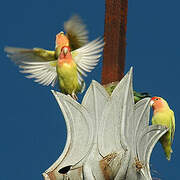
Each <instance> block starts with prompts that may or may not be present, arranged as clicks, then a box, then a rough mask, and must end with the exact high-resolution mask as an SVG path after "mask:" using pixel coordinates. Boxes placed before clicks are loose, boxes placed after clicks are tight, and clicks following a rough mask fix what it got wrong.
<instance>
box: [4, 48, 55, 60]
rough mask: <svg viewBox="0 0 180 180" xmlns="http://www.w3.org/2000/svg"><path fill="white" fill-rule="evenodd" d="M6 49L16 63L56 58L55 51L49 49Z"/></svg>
mask: <svg viewBox="0 0 180 180" xmlns="http://www.w3.org/2000/svg"><path fill="white" fill-rule="evenodd" d="M4 51H5V52H6V53H7V54H8V57H9V58H10V59H12V60H13V61H14V62H15V63H16V64H22V62H44V61H54V60H55V51H48V50H46V49H41V48H33V49H25V48H16V47H5V49H4Z"/></svg>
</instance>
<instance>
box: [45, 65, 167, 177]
mask: <svg viewBox="0 0 180 180" xmlns="http://www.w3.org/2000/svg"><path fill="white" fill-rule="evenodd" d="M52 93H53V94H54V96H55V98H56V100H57V102H58V104H59V106H60V108H61V111H62V112H63V115H64V119H65V122H66V126H67V141H66V145H65V148H64V151H63V153H62V154H61V155H60V157H59V158H58V159H57V161H56V162H55V163H54V164H53V165H52V166H51V167H50V168H49V169H47V170H46V171H45V172H44V173H43V176H44V179H45V180H63V179H69V180H80V179H87V180H95V179H96V180H111V179H114V180H132V179H133V180H151V179H152V178H151V174H150V168H149V160H150V155H151V152H152V149H153V147H154V145H155V144H156V142H157V141H158V140H159V138H160V137H161V136H162V135H163V134H165V133H166V132H167V130H168V129H167V128H165V127H162V126H159V125H149V115H150V106H149V101H150V99H149V98H145V99H143V100H141V101H139V102H138V103H136V104H134V98H133V88H132V68H131V69H130V71H129V72H128V73H127V74H126V75H125V76H124V78H123V79H122V80H121V81H120V82H119V84H118V85H117V87H116V88H115V89H114V91H113V93H112V95H111V96H109V95H108V93H107V92H106V90H105V89H104V87H103V86H102V85H100V84H99V83H98V82H96V81H92V83H91V85H90V87H89V88H88V90H87V92H86V94H85V96H84V98H83V100H82V104H79V103H78V102H76V101H75V100H74V99H72V98H71V97H69V96H66V95H64V94H61V93H59V92H56V91H52Z"/></svg>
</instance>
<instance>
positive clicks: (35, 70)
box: [5, 16, 104, 99]
mask: <svg viewBox="0 0 180 180" xmlns="http://www.w3.org/2000/svg"><path fill="white" fill-rule="evenodd" d="M64 26H65V29H66V30H67V35H64V33H63V32H60V33H59V34H57V35H56V47H55V51H49V50H45V49H41V48H34V49H23V48H14V47H6V48H5V51H6V52H7V53H8V57H9V58H11V59H12V60H13V61H14V62H15V63H16V64H17V65H19V67H20V68H21V69H23V70H21V71H20V72H22V73H29V74H30V75H27V76H26V77H27V78H35V82H38V83H40V84H42V85H46V86H48V85H50V84H51V85H52V86H54V85H55V84H56V82H58V83H59V88H60V90H61V91H62V92H63V93H65V94H70V95H71V96H72V97H73V98H75V99H76V98H77V96H76V93H78V92H82V91H83V89H84V87H85V83H84V81H83V78H82V76H87V74H86V72H91V70H92V69H94V67H95V66H96V65H97V63H98V61H99V58H100V57H101V52H102V51H103V46H104V43H103V40H102V39H99V38H97V39H95V40H94V41H91V42H89V43H87V31H86V30H85V26H84V25H83V24H81V21H80V19H78V17H77V16H76V17H73V18H71V19H70V20H69V21H68V22H66V23H65V25H64ZM71 47H72V49H71ZM61 73H62V74H61ZM66 75H67V76H70V77H71V78H70V77H66ZM73 76H75V77H73ZM76 77H77V78H76ZM73 79H74V80H73ZM75 79H76V82H73V83H72V81H75ZM57 80H58V81H57ZM67 80H68V81H69V82H66V81H67ZM71 83H72V84H76V87H74V89H72V87H71V88H70V89H68V88H69V87H70V86H69V84H71ZM77 84H78V85H77Z"/></svg>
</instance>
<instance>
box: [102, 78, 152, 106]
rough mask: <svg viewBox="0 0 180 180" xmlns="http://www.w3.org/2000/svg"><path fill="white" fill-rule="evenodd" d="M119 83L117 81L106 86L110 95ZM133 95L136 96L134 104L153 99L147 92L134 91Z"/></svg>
mask: <svg viewBox="0 0 180 180" xmlns="http://www.w3.org/2000/svg"><path fill="white" fill-rule="evenodd" d="M118 83H119V81H116V82H112V83H109V84H106V85H104V88H105V89H106V91H107V92H108V94H109V95H111V94H112V92H113V90H114V89H115V87H116V86H117V84H118ZM133 95H134V103H137V102H138V101H140V100H141V99H144V98H146V97H151V96H150V94H149V93H146V92H143V93H140V92H136V91H134V90H133Z"/></svg>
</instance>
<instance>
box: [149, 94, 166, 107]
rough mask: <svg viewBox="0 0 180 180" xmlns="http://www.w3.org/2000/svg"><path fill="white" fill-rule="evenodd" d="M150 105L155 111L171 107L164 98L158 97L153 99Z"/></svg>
mask: <svg viewBox="0 0 180 180" xmlns="http://www.w3.org/2000/svg"><path fill="white" fill-rule="evenodd" d="M150 105H151V106H152V108H153V110H159V109H162V108H165V107H169V106H168V103H167V102H166V101H165V100H164V99H163V98H161V97H157V96H155V97H152V98H151V101H150Z"/></svg>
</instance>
